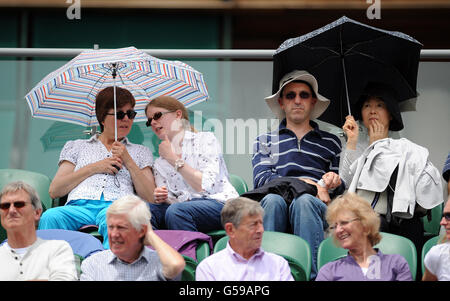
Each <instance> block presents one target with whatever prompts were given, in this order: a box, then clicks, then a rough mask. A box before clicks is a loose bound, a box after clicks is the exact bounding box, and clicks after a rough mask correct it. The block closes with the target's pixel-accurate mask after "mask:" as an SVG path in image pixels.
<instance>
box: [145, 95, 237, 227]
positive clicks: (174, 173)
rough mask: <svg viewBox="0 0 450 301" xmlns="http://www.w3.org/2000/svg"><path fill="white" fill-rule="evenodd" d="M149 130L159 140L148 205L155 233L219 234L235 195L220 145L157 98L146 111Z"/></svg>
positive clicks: (170, 102) (172, 102)
mask: <svg viewBox="0 0 450 301" xmlns="http://www.w3.org/2000/svg"><path fill="white" fill-rule="evenodd" d="M145 114H146V115H147V117H148V122H147V126H151V128H152V130H153V132H154V133H155V134H156V135H157V136H158V138H159V139H161V140H162V141H161V143H160V144H159V155H160V157H159V158H158V159H156V160H155V164H154V165H153V172H154V176H155V182H156V186H157V187H156V189H155V197H154V200H153V201H152V202H151V203H150V209H151V212H152V225H153V227H154V228H156V229H170V230H189V231H200V232H207V231H211V230H215V229H221V228H222V225H221V222H220V211H221V210H222V207H223V205H224V203H225V201H226V200H228V199H230V198H235V197H237V196H238V193H237V192H236V190H235V189H234V187H233V186H232V185H231V183H230V182H229V180H228V171H227V167H226V165H225V161H224V159H223V156H222V153H221V147H220V145H219V142H218V141H217V139H216V138H215V136H214V134H213V133H211V132H196V131H195V130H194V129H193V128H192V127H191V126H190V124H189V116H188V113H187V110H186V108H185V107H184V105H183V104H182V103H181V102H179V101H178V100H176V99H175V98H173V97H168V96H161V97H158V98H156V99H154V100H152V101H151V102H150V103H149V104H148V105H147V107H146V109H145Z"/></svg>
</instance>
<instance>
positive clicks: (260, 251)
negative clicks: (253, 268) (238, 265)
mask: <svg viewBox="0 0 450 301" xmlns="http://www.w3.org/2000/svg"><path fill="white" fill-rule="evenodd" d="M226 249H227V251H228V252H229V253H230V255H231V257H233V258H234V259H236V260H238V261H241V262H249V261H251V260H252V259H254V258H258V257H262V256H263V255H264V250H263V249H262V248H261V247H259V248H258V250H256V253H255V254H253V255H252V257H250V259H248V260H247V259H245V258H244V257H242V255H241V254H239V253H237V252H236V251H235V250H233V248H232V247H231V245H230V242H229V241H228V242H227V247H226Z"/></svg>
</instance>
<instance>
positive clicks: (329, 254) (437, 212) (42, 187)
mask: <svg viewBox="0 0 450 301" xmlns="http://www.w3.org/2000/svg"><path fill="white" fill-rule="evenodd" d="M15 180H22V181H25V182H27V183H29V184H30V185H32V186H33V187H34V188H35V189H36V190H37V192H38V194H39V196H40V198H41V200H42V203H43V207H44V208H43V210H44V211H45V210H47V209H49V208H51V207H52V205H53V204H55V203H56V202H55V200H52V199H51V198H50V196H49V194H48V189H49V186H50V182H51V180H50V178H48V177H47V176H45V175H43V174H40V173H36V172H31V171H26V170H19V169H0V189H2V188H3V186H4V185H5V184H7V183H9V182H11V181H15ZM230 181H231V183H232V185H233V186H234V187H235V188H236V190H237V191H238V193H239V194H243V193H244V192H246V191H248V186H247V184H246V182H245V181H244V180H243V179H242V178H241V177H240V176H238V175H235V174H230ZM442 209H443V206H442V204H441V205H440V206H437V207H435V208H434V209H433V210H432V215H431V220H428V218H427V217H426V216H425V217H424V218H423V222H424V228H425V231H426V237H427V238H431V239H430V240H428V241H427V244H428V245H427V244H426V245H427V247H428V246H429V245H431V244H433V243H432V242H435V240H436V239H437V238H436V237H434V236H436V235H438V233H439V222H440V218H441V215H442ZM89 230H90V232H89V233H91V234H94V235H95V231H96V229H92V228H91V229H89ZM265 233H266V234H265V236H264V237H269V236H270V237H271V238H270V239H265V238H263V248H264V249H266V250H267V251H271V252H274V253H278V254H280V255H282V256H284V257H285V258H286V259H287V260H288V262H289V264H290V267H291V271H292V273H293V275H294V278H295V279H296V280H308V279H309V273H310V264H308V263H305V262H306V261H305V258H303V259H299V258H297V257H298V256H293V253H292V252H291V251H292V250H291V251H289V250H288V249H287V250H285V249H284V247H283V243H282V241H283V239H284V240H286V241H291V242H290V243H292V244H296V245H297V244H298V245H301V244H302V243H301V242H300V241H299V240H298V239H297V238H300V237H297V236H294V235H290V234H286V233H277V234H271V232H269V231H266V232H265ZM273 233H275V232H273ZM206 234H208V235H210V236H211V238H212V240H213V243H214V246H215V247H214V250H216V248H217V250H219V249H220V248H223V247H224V246H225V245H226V241H227V239H228V238H227V237H226V234H225V231H224V230H223V229H218V230H216V231H211V232H208V233H206ZM274 235H278V236H277V238H276V241H277V242H279V243H269V242H270V241H271V240H272V241H273V240H274V239H275V238H274ZM288 236H293V237H296V239H297V241H298V242H296V243H293V242H292V238H287V237H288ZM281 237H283V238H281ZM394 237H396V236H395V235H392V234H389V233H383V240H382V242H380V244H379V246H377V247H380V249H381V251H382V252H384V253H387V254H391V253H395V252H406V253H405V254H407V255H404V256H405V258H406V259H407V261H408V263H409V265H410V267H411V271H412V272H413V275H415V272H414V271H416V270H417V254H416V252H415V247H414V245H412V247H414V250H413V249H412V248H411V245H409V243H407V242H406V241H405V240H407V239H406V238H403V237H400V239H399V241H402V243H401V246H402V247H399V248H400V249H399V251H397V250H395V249H393V247H394V244H392V243H390V241H392V240H393V239H397V238H394ZM5 238H6V233H5V231H4V229H3V228H2V227H0V241H3V240H4V239H5ZM97 238H98V237H97ZM300 239H301V238H300ZM433 239H434V240H433ZM219 241H220V243H219ZM266 241H267V242H266ZM218 243H219V244H218ZM411 244H412V243H411ZM284 245H287V244H286V243H285V244H284ZM303 245H304V244H303ZM408 245H409V246H408ZM274 248H275V249H274ZM302 248H303V249H305V248H304V247H302ZM308 249H309V246H308ZM407 250H409V251H407ZM428 250H429V248H428V249H426V248H425V246H424V250H423V252H422V254H421V255H422V256H424V255H425V254H426V252H427V251H428ZM210 251H211V250H209V246H208V245H207V244H200V245H199V248H198V249H197V254H196V255H197V260H198V261H196V260H194V259H192V258H188V257H187V256H185V260H186V263H187V265H186V269H185V272H184V273H183V277H182V278H183V280H194V279H195V266H196V264H197V263H198V262H200V261H201V260H202V259H204V258H205V257H206V256H208V255H209V253H210ZM413 251H414V252H413ZM308 252H309V251H305V253H308ZM309 254H310V252H309ZM345 254H346V250H344V249H340V248H337V247H335V246H333V243H332V242H331V238H328V239H326V240H325V241H323V242H322V244H321V245H320V247H319V258H318V265H319V268H320V267H321V266H322V265H323V264H324V263H325V262H328V261H331V260H335V259H338V258H339V257H340V256H342V255H345ZM77 255H79V259H81V260H82V259H83V258H84V257H83V256H82V255H80V254H77ZM305 256H306V257H307V256H308V255H305ZM310 256H311V255H309V257H310ZM321 256H324V257H323V258H322V257H321ZM333 256H334V257H333ZM81 260H80V263H81ZM308 262H310V260H309V261H308ZM308 266H309V267H308ZM422 270H423V268H422ZM413 277H414V276H413Z"/></svg>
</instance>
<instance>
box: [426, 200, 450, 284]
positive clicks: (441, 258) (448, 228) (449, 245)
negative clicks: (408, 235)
mask: <svg viewBox="0 0 450 301" xmlns="http://www.w3.org/2000/svg"><path fill="white" fill-rule="evenodd" d="M448 199H449V200H450V195H449V198H448ZM441 226H442V227H443V230H444V235H443V237H442V238H441V239H440V243H439V244H437V245H435V246H433V247H432V248H431V249H430V251H428V253H427V254H426V255H425V258H424V261H423V264H424V266H425V271H424V273H423V277H422V280H423V281H450V202H449V201H448V200H447V203H446V204H445V207H444V211H443V213H442V219H441Z"/></svg>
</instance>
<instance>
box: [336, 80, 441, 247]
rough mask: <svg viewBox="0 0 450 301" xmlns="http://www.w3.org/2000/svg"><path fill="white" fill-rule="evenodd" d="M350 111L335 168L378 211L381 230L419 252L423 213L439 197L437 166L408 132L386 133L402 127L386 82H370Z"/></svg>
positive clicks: (437, 202)
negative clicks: (393, 136) (401, 134)
mask: <svg viewBox="0 0 450 301" xmlns="http://www.w3.org/2000/svg"><path fill="white" fill-rule="evenodd" d="M353 112H354V113H355V117H353V116H347V117H346V122H345V124H344V126H343V127H342V128H343V130H344V132H345V133H346V135H347V139H348V140H347V144H346V147H345V149H344V151H343V154H342V155H341V162H340V167H339V174H340V176H341V177H342V178H343V179H344V181H345V182H346V184H347V188H348V191H349V192H356V193H357V194H358V195H360V196H363V197H364V198H365V199H366V200H368V201H369V202H370V203H371V205H372V208H374V210H375V211H376V212H377V213H378V214H379V215H380V219H381V226H380V231H383V232H389V233H393V234H398V235H401V236H404V237H407V238H409V239H411V240H412V241H413V242H414V244H415V245H416V249H417V251H418V254H420V250H421V248H422V246H423V242H424V241H423V240H424V239H423V234H424V229H423V223H422V220H421V217H422V216H424V215H425V214H426V212H427V210H429V209H432V208H433V207H435V206H437V205H439V204H440V203H442V202H443V198H442V183H441V180H440V174H439V171H438V170H437V168H435V167H434V166H433V164H432V163H431V161H430V160H429V158H428V154H429V153H428V150H427V149H426V148H424V147H422V146H420V145H417V144H415V143H413V142H411V141H409V140H408V139H406V138H401V139H391V138H389V131H400V130H402V129H403V121H402V118H401V114H400V109H399V106H398V101H397V97H396V93H395V91H394V90H393V89H392V88H391V87H390V86H388V85H386V84H381V83H369V84H368V85H367V86H366V88H365V90H364V93H363V95H362V96H361V98H360V99H359V101H358V102H357V104H356V105H355V107H354V109H353ZM355 120H360V121H361V122H362V126H361V128H362V132H366V133H367V135H366V136H364V135H360V130H359V125H358V123H357V122H356V121H355ZM361 136H362V137H361Z"/></svg>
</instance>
